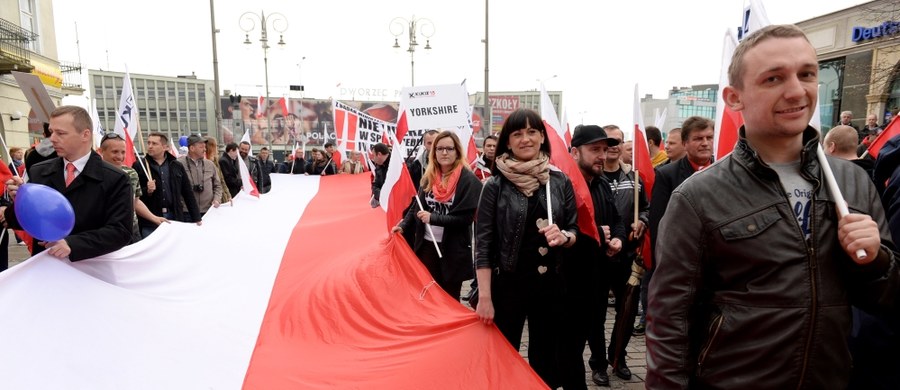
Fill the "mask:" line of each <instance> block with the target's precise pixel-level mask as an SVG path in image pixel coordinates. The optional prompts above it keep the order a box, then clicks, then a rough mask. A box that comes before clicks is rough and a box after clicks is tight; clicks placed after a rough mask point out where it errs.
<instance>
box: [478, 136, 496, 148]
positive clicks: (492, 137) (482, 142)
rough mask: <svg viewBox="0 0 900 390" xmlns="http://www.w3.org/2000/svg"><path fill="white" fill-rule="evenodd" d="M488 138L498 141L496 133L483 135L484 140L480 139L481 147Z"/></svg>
mask: <svg viewBox="0 0 900 390" xmlns="http://www.w3.org/2000/svg"><path fill="white" fill-rule="evenodd" d="M489 139H492V140H494V142H498V141H497V139H498V138H497V135H496V134H491V135H489V136H487V137H484V140H482V141H481V147H482V148H483V147H484V144H486V143H487V141H488V140H489ZM498 143H499V142H498Z"/></svg>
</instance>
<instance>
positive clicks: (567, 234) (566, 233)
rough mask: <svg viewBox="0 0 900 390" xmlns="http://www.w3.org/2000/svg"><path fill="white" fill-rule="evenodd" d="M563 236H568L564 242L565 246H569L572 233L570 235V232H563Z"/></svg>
mask: <svg viewBox="0 0 900 390" xmlns="http://www.w3.org/2000/svg"><path fill="white" fill-rule="evenodd" d="M562 234H563V235H564V236H566V242H564V243H563V245H565V244H568V243H569V241H572V233H569V231H568V230H563V231H562Z"/></svg>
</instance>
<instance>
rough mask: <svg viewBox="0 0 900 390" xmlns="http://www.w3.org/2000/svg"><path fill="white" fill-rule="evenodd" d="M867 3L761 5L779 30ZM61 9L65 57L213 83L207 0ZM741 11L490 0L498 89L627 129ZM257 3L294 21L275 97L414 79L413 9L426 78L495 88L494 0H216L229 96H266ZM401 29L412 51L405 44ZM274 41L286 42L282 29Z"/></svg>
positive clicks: (713, 57) (652, 1)
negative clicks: (542, 89) (640, 103)
mask: <svg viewBox="0 0 900 390" xmlns="http://www.w3.org/2000/svg"><path fill="white" fill-rule="evenodd" d="M863 2H864V1H859V0H817V1H764V2H763V5H764V6H765V8H766V13H767V14H768V16H769V20H770V21H771V22H772V23H776V24H777V23H795V22H799V21H802V20H806V19H810V18H813V17H816V16H819V15H823V14H827V13H831V12H834V11H837V10H841V9H844V8H848V7H851V6H854V5H856V4H860V3H863ZM53 6H54V18H55V24H56V34H57V44H58V47H59V58H60V60H68V61H77V60H78V58H79V53H80V58H81V62H82V63H83V64H84V65H85V67H86V68H91V69H98V68H102V69H104V70H112V71H124V69H125V65H126V64H127V65H128V68H129V70H130V71H131V72H132V73H143V74H154V75H165V76H176V75H185V74H191V73H195V74H196V75H197V77H199V78H205V79H212V78H213V66H212V43H211V42H212V38H211V32H210V7H209V2H208V1H202V0H192V1H185V0H155V1H146V0H142V1H137V0H91V1H63V0H58V1H55V2H54V4H53ZM744 6H745V4H744V1H743V0H699V1H667V0H634V1H603V2H600V1H584V0H553V1H518V0H490V10H489V12H490V14H489V16H490V30H489V38H490V74H489V77H490V90H491V91H492V93H493V92H497V91H519V90H528V89H536V88H538V85H539V84H538V81H537V80H538V79H547V80H546V82H545V84H546V86H547V89H548V90H561V91H563V107H564V109H565V110H566V111H568V115H569V121H570V122H571V123H580V122H581V121H582V119H583V120H584V122H585V123H595V124H601V125H602V124H607V123H615V124H618V125H620V126H623V125H628V124H629V123H630V122H631V118H632V101H633V88H634V83H639V84H640V92H641V95H642V96H643V94H648V93H652V94H653V95H654V97H657V98H664V97H666V96H667V91H668V90H669V89H670V88H672V87H673V86H689V85H694V84H714V83H716V82H717V81H718V78H719V71H720V57H721V51H722V39H723V36H724V33H725V30H726V29H727V28H736V27H737V26H738V25H740V23H741V14H742V11H743V8H744ZM247 11H251V12H255V13H256V14H257V15H258V14H259V13H260V11H265V12H266V13H267V14H270V13H274V12H280V13H281V14H283V15H284V16H285V17H286V19H287V21H288V26H287V30H286V31H285V33H284V41H285V42H286V45H285V48H284V50H279V49H271V50H269V56H268V57H269V89H270V94H271V95H272V96H283V95H285V94H287V93H289V92H288V86H289V85H291V84H300V83H301V82H302V84H303V85H305V86H306V92H305V97H313V98H328V97H330V96H335V97H340V98H342V99H347V100H349V99H350V96H349V95H346V92H347V91H348V89H349V88H368V89H386V90H388V91H389V94H391V93H392V91H393V90H395V89H399V88H400V87H403V86H408V85H409V84H410V61H409V60H410V57H409V54H408V53H406V52H405V51H399V52H395V51H394V49H392V48H391V46H392V45H393V43H394V36H393V35H392V33H391V31H390V28H389V26H390V23H391V20H392V19H393V18H394V17H398V16H400V17H405V18H406V19H410V18H412V16H413V15H415V17H417V18H428V19H430V20H431V22H432V23H433V25H434V29H433V36H432V37H431V46H432V47H433V49H432V50H430V51H425V50H423V47H424V43H425V40H424V38H422V36H421V35H418V37H419V43H420V45H419V49H418V50H417V51H416V54H415V78H416V85H427V84H448V83H459V82H461V81H462V80H463V79H466V80H467V83H466V84H467V88H468V90H469V92H470V93H475V92H477V91H483V90H484V67H485V65H484V46H483V44H482V43H481V40H482V39H483V37H484V24H485V23H484V18H485V4H484V1H459V2H448V1H435V0H390V1H381V2H372V1H329V0H323V1H275V0H257V1H252V2H237V1H222V0H219V1H216V3H215V18H216V27H217V28H218V29H219V31H220V32H219V34H217V43H218V61H219V78H220V89H221V90H222V91H223V92H224V90H231V91H235V92H236V93H240V94H243V95H263V94H264V91H265V89H264V87H263V85H264V65H263V52H262V49H261V47H260V44H259V42H258V39H259V37H260V31H259V24H258V23H257V27H256V29H255V30H254V31H252V32H250V40H251V41H253V44H252V45H244V44H242V42H243V41H244V37H245V36H244V34H245V33H244V32H243V31H242V29H241V25H240V24H239V20H240V17H241V15H242V14H243V13H244V12H247ZM76 23H77V26H78V38H79V41H80V44H79V45H76V34H75V31H76V30H75V25H76ZM420 24H421V23H420ZM279 27H281V26H279ZM425 32H427V33H431V32H432V31H425ZM403 33H404V35H402V36H401V37H400V40H399V41H400V45H401V47H402V49H401V50H405V49H406V48H407V43H408V35H406V34H405V30H404V32H403ZM269 38H270V44H271V45H273V46H277V45H275V42H277V41H278V36H277V34H276V33H275V31H274V30H273V29H272V28H271V26H270V28H269ZM79 48H80V50H79ZM303 57H306V59H305V60H301V59H302V58H303ZM298 64H301V65H300V66H298ZM554 75H556V76H557V77H556V78H551V77H553V76H554ZM86 82H87V79H86V78H85V84H87V83H86ZM338 83H340V84H341V87H342V88H345V89H343V92H344V93H345V94H344V95H342V94H341V92H342V90H341V88H336V85H337V84H338ZM87 94H90V91H88V92H87ZM291 96H294V97H298V96H299V95H296V94H295V95H291Z"/></svg>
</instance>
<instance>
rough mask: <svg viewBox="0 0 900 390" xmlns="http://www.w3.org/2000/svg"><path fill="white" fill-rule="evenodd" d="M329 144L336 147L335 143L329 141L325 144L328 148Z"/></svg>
mask: <svg viewBox="0 0 900 390" xmlns="http://www.w3.org/2000/svg"><path fill="white" fill-rule="evenodd" d="M329 146H330V147H334V143H332V142H328V143H326V144H325V147H326V148H328V147H329Z"/></svg>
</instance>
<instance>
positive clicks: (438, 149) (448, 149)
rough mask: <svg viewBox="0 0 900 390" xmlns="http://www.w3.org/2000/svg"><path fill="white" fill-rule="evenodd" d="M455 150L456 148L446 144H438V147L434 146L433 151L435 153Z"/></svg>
mask: <svg viewBox="0 0 900 390" xmlns="http://www.w3.org/2000/svg"><path fill="white" fill-rule="evenodd" d="M455 151H456V148H453V147H448V146H439V147H436V148H434V153H435V154H437V153H451V152H455Z"/></svg>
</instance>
